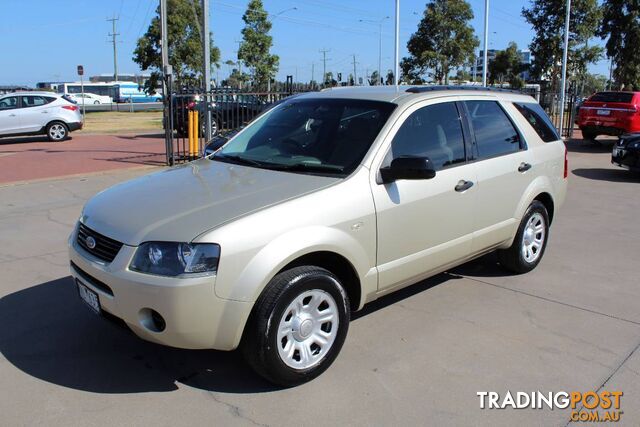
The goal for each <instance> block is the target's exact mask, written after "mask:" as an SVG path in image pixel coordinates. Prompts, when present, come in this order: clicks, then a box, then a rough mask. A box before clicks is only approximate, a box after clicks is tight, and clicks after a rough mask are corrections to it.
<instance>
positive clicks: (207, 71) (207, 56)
mask: <svg viewBox="0 0 640 427" xmlns="http://www.w3.org/2000/svg"><path fill="white" fill-rule="evenodd" d="M202 49H203V55H202V56H203V59H204V70H203V73H202V74H203V77H204V122H205V131H204V136H205V138H207V143H208V142H209V141H211V137H212V136H213V135H211V111H210V102H211V47H210V40H209V0H202Z"/></svg>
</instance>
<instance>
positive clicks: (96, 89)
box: [58, 82, 162, 102]
mask: <svg viewBox="0 0 640 427" xmlns="http://www.w3.org/2000/svg"><path fill="white" fill-rule="evenodd" d="M84 91H85V93H93V94H95V95H100V96H108V97H109V98H111V100H112V102H161V101H162V95H161V94H159V93H156V94H154V95H148V94H147V93H146V92H145V91H144V90H142V86H140V85H138V83H135V82H110V83H102V82H100V83H91V82H89V83H85V84H84ZM81 92H82V86H81V85H80V82H75V83H61V84H60V85H58V93H61V94H64V95H69V94H75V93H81Z"/></svg>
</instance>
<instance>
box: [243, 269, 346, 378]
mask: <svg viewBox="0 0 640 427" xmlns="http://www.w3.org/2000/svg"><path fill="white" fill-rule="evenodd" d="M309 291H314V292H317V291H322V292H321V293H323V294H329V295H330V296H331V297H332V298H333V300H334V302H335V306H336V308H337V315H338V316H337V317H338V327H337V331H336V333H335V336H334V339H333V343H332V344H330V345H329V346H328V349H327V350H326V353H325V354H324V355H323V356H322V357H321V358H320V359H318V360H316V362H314V363H315V364H314V365H313V366H310V367H308V368H305V369H295V368H293V367H290V366H289V365H287V364H286V363H285V361H284V360H283V358H282V357H281V356H280V354H279V352H280V349H279V348H278V345H282V348H283V349H284V348H286V347H285V343H284V342H282V341H281V342H280V343H279V342H278V337H277V335H278V328H279V326H280V322H281V321H282V320H283V319H284V320H286V318H285V317H284V316H285V311H287V310H288V308H289V307H290V306H289V304H291V303H292V302H293V301H294V300H295V299H296V298H298V297H300V296H301V295H302V294H304V293H305V292H309ZM308 304H309V305H310V304H311V301H309V303H308ZM318 312H319V313H321V311H318ZM350 316H351V311H350V308H349V298H348V296H347V294H346V292H345V291H344V288H343V287H342V285H341V284H340V281H339V280H338V278H337V277H336V276H334V275H333V274H332V273H331V272H329V271H327V270H325V269H323V268H320V267H315V266H303V267H295V268H292V269H291V270H287V271H284V272H282V273H279V274H278V275H276V276H275V277H274V278H273V279H272V280H271V282H269V284H268V285H267V287H266V288H265V290H264V291H263V292H262V294H261V295H260V297H259V298H258V301H256V304H255V306H254V308H253V311H252V313H251V316H250V318H249V321H248V323H247V326H246V327H245V332H244V336H243V339H242V344H241V349H242V353H243V355H244V358H245V360H246V361H247V362H248V363H249V365H250V366H251V367H252V368H253V369H254V370H255V371H256V372H257V373H258V374H259V375H260V376H262V377H263V378H265V379H267V380H268V381H270V382H272V383H274V384H278V385H281V386H285V387H292V386H296V385H299V384H302V383H305V382H307V381H310V380H312V379H314V378H315V377H317V376H318V375H320V374H322V373H323V372H324V371H325V370H327V368H329V366H330V365H331V364H332V363H333V361H334V360H335V359H336V357H337V356H338V353H339V352H340V349H341V348H342V344H343V343H344V340H345V338H346V336H347V331H348V329H349V319H350ZM292 323H293V321H292ZM314 326H315V325H314ZM320 327H322V326H320ZM301 329H302V328H301ZM293 344H295V342H292V346H293ZM313 345H314V344H312V346H313ZM283 351H284V350H283ZM293 354H295V352H293Z"/></svg>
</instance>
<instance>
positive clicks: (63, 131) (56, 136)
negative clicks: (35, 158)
mask: <svg viewBox="0 0 640 427" xmlns="http://www.w3.org/2000/svg"><path fill="white" fill-rule="evenodd" d="M46 132H47V138H49V141H51V142H61V141H64V140H65V139H67V138H68V137H69V128H68V127H67V125H66V124H64V123H63V122H51V123H49V124H48V125H47V128H46Z"/></svg>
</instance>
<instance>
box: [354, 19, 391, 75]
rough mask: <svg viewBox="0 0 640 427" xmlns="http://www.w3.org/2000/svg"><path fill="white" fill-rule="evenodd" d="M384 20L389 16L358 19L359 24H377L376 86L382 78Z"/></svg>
mask: <svg viewBox="0 0 640 427" xmlns="http://www.w3.org/2000/svg"><path fill="white" fill-rule="evenodd" d="M385 19H389V16H385V17H384V18H381V19H379V20H371V19H360V22H369V23H373V24H378V26H379V30H378V81H377V82H376V86H377V85H379V84H380V78H381V77H382V23H383V22H384V20H385Z"/></svg>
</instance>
